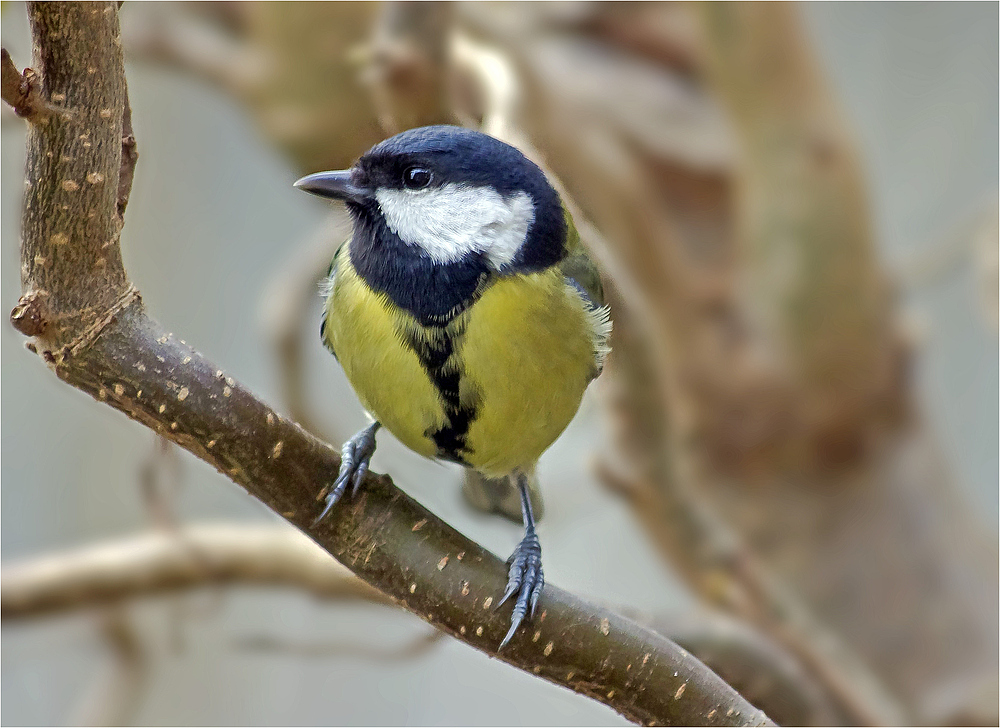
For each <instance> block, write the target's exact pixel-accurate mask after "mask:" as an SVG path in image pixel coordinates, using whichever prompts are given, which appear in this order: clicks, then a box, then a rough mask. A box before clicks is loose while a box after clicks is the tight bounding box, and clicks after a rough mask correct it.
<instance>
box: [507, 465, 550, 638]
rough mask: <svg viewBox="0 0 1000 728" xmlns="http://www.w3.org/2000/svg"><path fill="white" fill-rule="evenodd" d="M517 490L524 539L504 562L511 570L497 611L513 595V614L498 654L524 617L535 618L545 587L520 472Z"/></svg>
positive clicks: (525, 480)
mask: <svg viewBox="0 0 1000 728" xmlns="http://www.w3.org/2000/svg"><path fill="white" fill-rule="evenodd" d="M514 477H515V479H516V480H517V486H518V489H519V490H520V492H521V518H522V520H523V521H524V538H522V539H521V543H519V544H518V545H517V548H516V549H514V553H512V554H511V555H510V558H509V559H507V564H508V566H509V567H510V568H509V569H508V571H507V589H506V591H504V594H503V598H501V599H500V602H499V604H497V607H499V606H500V605H501V604H503V603H504V602H506V601H507V600H508V599H510V598H511V597H512V596H514V595H515V594H516V595H517V598H516V599H515V600H514V610H513V611H512V612H511V615H510V629H509V630H507V634H506V635H505V636H504V638H503V641H502V642H501V643H500V647H499V648H498V650H502V649H503V648H504V645H506V644H507V643H508V642H510V639H511V637H513V636H514V633H515V632H517V628H518V627H520V626H521V622H523V621H524V618H525V616H530V617H532V618H533V617H534V616H535V609H536V608H537V607H538V598H539V597H540V596H541V595H542V587H543V586H545V575H544V574H543V573H542V547H541V545H540V544H539V543H538V536H537V535H536V534H535V516H534V514H533V513H532V512H531V494H530V493H529V491H528V477H527V476H526V475H525V474H524V473H523V472H517V473H515V475H514Z"/></svg>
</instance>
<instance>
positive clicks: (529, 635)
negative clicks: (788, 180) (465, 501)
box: [16, 3, 768, 725]
mask: <svg viewBox="0 0 1000 728" xmlns="http://www.w3.org/2000/svg"><path fill="white" fill-rule="evenodd" d="M29 15H30V19H31V26H32V35H33V39H34V47H35V61H34V65H35V66H36V67H37V68H38V69H39V73H40V75H41V78H42V82H43V87H44V89H45V90H46V92H47V93H48V94H49V96H50V98H52V99H56V98H57V97H58V98H62V99H64V100H65V104H66V107H67V109H72V111H67V112H66V113H62V114H57V115H56V116H55V117H54V118H53V119H52V120H51V122H50V123H49V124H46V125H44V126H39V125H36V126H33V127H32V128H31V130H30V131H29V134H28V142H27V146H28V148H27V165H26V176H27V179H26V190H25V197H24V212H23V216H22V238H21V261H22V289H23V291H24V296H23V297H22V301H21V303H20V304H19V306H18V309H16V310H21V311H22V312H23V311H24V310H25V309H27V310H30V312H31V314H32V315H31V316H30V317H28V320H32V321H37V326H35V327H33V328H32V331H33V332H34V331H37V333H36V334H35V336H36V340H35V342H34V345H35V348H36V350H37V351H38V352H40V354H41V356H42V358H43V359H44V360H45V362H46V363H47V364H48V365H49V367H50V368H51V369H52V370H53V371H54V372H55V374H56V375H57V376H58V377H59V378H60V379H62V380H63V381H65V382H67V383H69V384H71V385H73V386H75V387H77V388H79V389H81V390H83V391H85V392H87V393H89V394H91V395H92V396H94V397H95V398H97V399H98V400H100V401H103V402H105V403H107V404H109V405H111V406H112V407H114V408H115V409H117V410H119V411H121V412H123V413H125V414H126V415H128V416H129V417H131V418H133V419H135V420H137V421H139V422H141V423H143V424H145V425H146V426H148V427H150V428H151V429H153V430H154V431H156V432H158V433H160V434H162V435H164V436H165V437H167V438H169V439H171V440H173V441H174V442H177V443H178V444H180V445H181V446H182V447H184V448H186V449H187V450H189V451H190V452H192V453H194V454H195V455H197V456H198V457H200V458H201V459H203V460H205V461H206V462H207V463H209V464H211V465H213V466H214V467H216V468H217V469H219V470H220V471H221V472H222V473H224V474H226V475H227V476H228V477H229V478H230V479H232V480H233V481H234V482H236V483H237V484H239V485H241V486H242V487H243V488H245V489H246V490H247V492H249V493H250V494H251V495H253V496H255V497H257V498H258V499H260V500H261V501H263V502H264V503H265V504H267V505H268V506H269V507H270V508H271V509H272V510H274V511H275V512H277V513H280V514H281V515H282V516H283V517H285V518H286V519H287V520H288V521H289V522H291V523H292V524H294V525H295V526H297V527H298V528H300V529H301V530H303V531H306V532H307V533H308V534H309V535H310V536H311V537H312V538H313V539H314V540H315V541H316V542H317V543H318V544H320V546H322V547H323V548H324V549H325V550H327V551H328V552H329V553H330V554H332V555H333V556H334V557H335V558H336V559H337V560H339V561H340V562H341V563H343V564H344V565H346V566H347V567H348V568H349V569H350V570H351V571H353V572H354V573H355V574H357V575H358V576H360V577H361V578H362V579H363V580H364V581H366V582H368V583H370V584H372V585H373V586H375V587H376V588H377V589H379V591H381V592H383V593H384V594H385V595H387V596H388V597H389V598H390V599H391V600H393V601H394V602H396V603H398V604H400V605H402V606H404V607H405V608H407V609H409V610H410V611H412V612H414V613H415V614H417V615H419V616H420V617H422V618H423V619H425V620H426V621H428V622H430V623H431V624H433V625H435V626H437V627H438V628H440V629H442V630H444V631H446V632H448V633H449V634H451V635H453V636H455V637H456V638H458V639H461V640H462V641H464V642H466V643H467V644H470V645H472V646H473V647H476V648H477V649H480V650H482V651H484V652H487V653H489V654H494V655H496V653H495V647H496V645H497V644H499V642H500V639H501V637H502V636H503V634H504V632H505V630H506V626H507V615H506V613H505V612H497V611H495V610H493V609H491V606H492V605H493V602H494V599H495V597H496V596H497V595H498V594H500V593H501V592H502V588H503V585H504V583H505V580H506V573H505V572H506V568H505V566H504V564H503V562H502V561H501V560H500V559H498V558H497V557H496V556H494V555H493V554H491V553H489V552H488V551H486V550H484V549H483V548H482V547H480V546H479V545H478V544H476V543H474V542H472V541H470V540H468V539H467V538H465V537H464V536H462V535H461V534H460V533H458V532H457V531H455V530H454V529H452V528H451V527H450V526H448V525H447V524H445V523H444V522H442V521H441V520H439V519H438V518H436V517H435V516H434V515H433V514H431V513H430V512H429V511H427V510H426V509H424V508H423V507H422V506H421V505H420V504H418V503H416V502H415V501H413V500H412V499H410V498H409V497H407V496H406V495H405V494H404V493H402V492H401V491H400V490H399V489H397V488H396V487H395V486H394V485H393V484H392V483H391V481H390V480H389V479H388V478H387V477H385V476H377V475H370V476H369V477H368V478H366V482H365V485H364V488H363V489H362V492H361V494H360V495H359V496H358V497H356V498H354V499H353V500H351V501H350V502H349V503H345V504H342V506H341V507H340V508H338V509H337V510H336V511H335V513H334V517H333V518H330V519H328V520H327V521H326V522H324V523H323V524H322V525H321V526H319V527H316V528H314V527H312V526H311V525H310V524H311V522H312V519H313V518H314V517H315V516H316V514H317V512H318V510H319V508H318V504H317V503H316V501H315V495H316V494H317V492H318V491H319V490H320V487H321V485H322V484H323V483H325V482H327V481H328V480H329V479H330V478H331V477H332V475H333V474H334V473H336V471H337V468H338V465H339V458H338V456H337V454H336V452H335V451H334V449H333V448H332V447H330V446H329V445H327V444H326V443H323V442H320V441H319V440H317V439H316V438H314V437H312V436H311V435H309V434H308V433H306V432H305V431H304V430H302V428H300V427H299V426H298V425H296V424H295V423H292V422H289V421H287V420H285V419H283V418H281V417H280V416H278V415H276V414H275V413H274V411H273V410H272V409H271V408H269V407H268V406H267V405H265V404H264V403H262V402H261V401H260V400H258V399H257V398H256V397H254V396H253V395H252V394H251V393H250V392H249V391H247V390H246V389H244V388H243V387H242V386H241V385H239V384H238V383H237V382H236V381H235V380H234V379H233V378H232V377H230V376H227V375H226V374H225V373H224V372H223V371H222V370H221V369H219V368H218V367H217V366H216V365H214V364H213V363H211V362H209V361H208V360H206V359H205V358H204V357H202V356H201V355H200V354H198V352H196V351H194V349H192V348H191V347H190V346H188V345H187V344H186V343H185V342H183V341H182V340H179V339H178V338H176V337H174V336H173V335H172V334H169V333H167V332H166V331H164V330H163V329H162V327H160V326H159V325H158V324H157V323H156V322H154V321H153V320H151V319H150V318H148V317H147V316H146V314H145V311H144V307H143V304H142V300H141V298H140V297H139V294H138V292H137V291H135V289H134V288H132V286H131V284H130V283H129V281H128V277H127V275H126V273H125V269H124V267H123V265H122V259H121V250H120V248H119V244H118V238H119V233H120V229H121V228H120V221H121V219H120V217H119V216H118V203H119V194H118V190H119V182H120V181H121V180H122V178H123V175H122V164H121V160H122V138H123V128H124V123H123V120H124V116H125V108H126V107H125V104H126V101H125V99H126V91H125V76H124V68H123V62H122V52H121V39H120V35H119V29H118V16H117V5H116V4H114V3H59V4H54V3H53V4H48V3H30V4H29ZM539 607H540V617H539V618H538V621H537V623H536V624H535V625H534V627H535V629H534V630H526V631H522V632H521V633H519V634H518V635H517V636H516V637H515V639H514V640H513V641H512V642H511V644H510V646H509V649H507V650H505V651H504V652H503V653H501V654H498V655H496V656H497V657H498V658H499V659H501V660H503V661H505V662H507V663H508V664H511V665H513V666H515V667H517V668H519V669H522V670H525V671H530V672H531V673H533V674H536V675H539V676H541V677H544V678H545V679H547V680H550V681H552V682H555V683H557V684H560V685H564V686H566V687H569V688H570V689H572V690H575V691H576V692H579V693H581V694H584V695H588V696H591V697H593V698H595V699H597V700H600V701H601V702H603V703H605V704H607V705H609V706H610V707H612V708H613V709H615V710H617V711H619V712H620V713H621V714H622V715H624V716H625V717H627V718H629V719H631V720H633V721H637V722H642V723H666V724H678V723H680V724H695V723H699V724H700V723H707V724H712V725H735V724H739V725H748V724H763V723H767V722H768V720H767V717H766V716H765V715H764V714H763V713H761V712H760V711H758V710H756V709H754V708H753V707H752V706H751V705H750V704H749V703H747V702H746V701H745V700H743V698H741V697H740V696H739V695H738V694H737V693H736V692H735V691H733V690H732V688H730V687H729V686H728V685H726V684H725V683H724V682H723V681H722V680H721V679H719V678H718V676H716V675H715V674H714V673H712V672H711V671H710V670H709V669H708V668H707V667H705V666H704V665H703V664H701V663H700V662H698V661H697V660H695V659H694V658H693V657H691V655H690V654H688V653H687V652H685V651H684V650H682V649H681V648H679V647H678V646H677V645H676V644H674V643H673V642H670V641H669V640H667V639H665V638H663V637H661V636H659V635H657V634H655V633H654V632H652V631H650V630H647V629H644V628H642V627H640V626H639V625H637V624H635V623H634V622H632V621H630V620H628V619H625V618H624V617H621V616H619V615H617V614H614V613H613V612H609V611H607V610H603V609H600V608H598V607H595V606H593V605H590V604H587V603H585V602H582V601H580V600H578V599H576V598H574V597H573V596H571V595H569V594H567V593H566V592H564V591H562V590H560V589H558V588H557V587H554V586H548V587H547V588H546V590H545V593H544V595H543V596H542V600H541V603H540V605H539Z"/></svg>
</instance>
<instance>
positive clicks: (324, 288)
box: [319, 240, 348, 359]
mask: <svg viewBox="0 0 1000 728" xmlns="http://www.w3.org/2000/svg"><path fill="white" fill-rule="evenodd" d="M347 243H348V241H347V240H345V241H344V242H342V243H341V244H340V247H338V248H337V252H335V253H334V254H333V260H331V261H330V267H329V268H327V269H326V276H325V277H324V278H323V280H322V281H320V284H319V291H320V295H321V296H323V318H322V320H321V321H320V324H319V338H320V340H321V341H322V342H323V346H325V347H326V349H327V351H329V352H330V353H331V354H333V358H334V359H336V358H337V352H335V351H334V350H333V344H332V343H331V342H330V338H329V337H328V336H327V335H326V320H327V318H328V317H329V316H330V306H331V304H332V301H331V300H330V298H331V296H332V294H333V285H334V281H335V280H336V277H337V261H338V260H339V259H340V256H341V254H342V253H343V254H346V253H347Z"/></svg>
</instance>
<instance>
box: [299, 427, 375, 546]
mask: <svg viewBox="0 0 1000 728" xmlns="http://www.w3.org/2000/svg"><path fill="white" fill-rule="evenodd" d="M381 426H382V425H381V423H379V422H372V423H371V424H370V425H368V427H366V428H365V429H363V430H361V431H360V432H358V433H356V434H355V435H354V436H353V437H352V438H351V439H350V440H348V441H347V442H345V443H344V447H342V448H341V449H340V472H339V473H337V479H336V480H335V481H334V482H333V487H332V488H331V489H330V492H329V493H328V494H327V496H326V506H325V507H324V508H323V512H322V513H320V514H319V517H318V518H317V519H316V520H315V521H313V525H314V526H315V525H316V524H317V523H319V522H320V521H322V520H323V519H324V518H326V516H327V514H328V513H329V512H330V511H331V510H332V509H333V507H334V506H335V505H337V501H339V500H340V498H341V496H342V495H344V491H346V490H347V485H348V483H350V484H351V495H354V494H355V493H357V492H358V486H360V485H361V481H362V480H364V477H365V473H367V472H368V463H369V462H370V461H371V459H372V455H374V454H375V433H376V432H378V428H380V427H381Z"/></svg>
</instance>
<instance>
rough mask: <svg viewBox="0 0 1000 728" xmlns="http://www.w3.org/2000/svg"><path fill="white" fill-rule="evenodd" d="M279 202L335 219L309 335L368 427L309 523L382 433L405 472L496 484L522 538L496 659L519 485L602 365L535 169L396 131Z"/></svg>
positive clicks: (599, 300) (464, 138) (529, 588)
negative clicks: (333, 203)
mask: <svg viewBox="0 0 1000 728" xmlns="http://www.w3.org/2000/svg"><path fill="white" fill-rule="evenodd" d="M295 186H296V187H298V188H300V189H303V190H305V191H307V192H311V193H313V194H316V195H320V196H323V197H331V198H334V199H338V200H342V201H343V202H345V203H346V205H347V209H348V210H349V211H350V214H351V217H352V220H353V223H354V234H353V236H352V237H351V239H350V240H349V241H348V242H346V243H345V244H344V245H342V246H341V247H340V249H339V250H338V251H337V253H336V255H335V256H334V260H333V263H332V264H331V266H330V273H329V278H328V281H327V285H328V291H329V293H328V295H327V299H326V307H325V310H324V315H323V323H322V325H321V327H320V335H321V337H322V339H323V342H324V344H325V345H326V346H327V348H329V349H330V351H331V352H333V354H334V356H336V357H337V359H338V360H339V361H340V364H341V366H343V368H344V372H345V373H346V374H347V378H348V380H350V382H351V385H352V386H353V387H354V390H355V392H357V395H358V397H359V398H360V400H361V402H362V404H364V406H365V408H366V409H367V410H368V411H369V412H370V413H371V414H372V416H373V418H374V422H373V423H372V424H371V425H370V426H368V427H366V428H365V429H363V430H361V432H359V433H357V434H356V435H355V436H354V437H352V438H351V439H350V440H348V442H347V443H346V444H345V445H344V448H343V452H342V461H341V467H340V473H339V474H338V477H337V479H336V481H335V482H334V483H333V485H332V488H331V490H330V492H329V494H328V495H327V497H326V507H325V508H324V509H323V513H322V514H321V515H320V517H319V518H318V519H317V522H318V521H319V520H322V519H323V518H324V517H325V516H326V515H327V514H328V513H329V512H330V509H332V508H333V507H334V505H335V504H336V503H337V501H338V500H340V498H341V496H342V495H343V494H344V492H345V490H346V489H347V487H348V484H350V485H351V487H352V493H353V492H354V491H356V489H357V488H358V486H359V485H360V483H361V480H362V478H363V477H364V474H365V472H367V469H368V463H369V460H370V459H371V457H372V455H373V454H374V452H375V433H376V432H377V431H378V429H379V427H380V426H382V425H385V426H386V427H387V428H388V429H389V431H390V432H392V433H393V434H394V435H395V436H396V437H397V438H398V439H399V440H400V441H402V442H403V443H404V444H405V445H407V446H408V447H409V448H410V449H412V450H415V451H416V452H418V453H420V454H421V455H425V456H427V457H430V458H439V459H442V460H450V461H452V462H456V463H461V464H462V465H465V466H467V467H470V468H474V469H476V470H478V471H479V472H481V473H483V474H484V475H487V476H489V477H498V476H507V477H510V478H512V479H513V480H514V481H515V482H516V484H517V486H518V488H519V490H520V494H521V510H522V517H523V521H524V528H525V534H524V538H523V539H522V540H521V542H520V544H519V545H518V546H517V548H516V549H515V550H514V553H513V554H512V555H511V557H510V559H509V560H508V563H509V565H510V567H509V574H508V582H507V588H506V591H505V593H504V595H503V598H502V599H501V600H500V602H499V604H503V603H504V602H506V601H507V600H508V599H510V598H511V597H512V596H515V595H516V599H515V602H514V609H513V613H512V616H511V626H510V630H509V631H508V632H507V635H506V636H505V637H504V639H503V641H502V642H501V643H500V647H501V648H503V646H504V645H505V644H507V642H508V641H509V640H510V639H511V637H513V635H514V633H515V631H516V630H517V628H518V626H519V625H520V624H521V622H522V620H523V619H524V617H525V615H526V614H527V613H528V612H529V611H530V613H531V614H532V615H534V612H535V608H536V606H537V604H538V598H539V596H540V594H541V590H542V585H543V583H544V578H543V575H542V565H541V548H540V546H539V543H538V537H537V535H536V534H535V522H534V518H533V516H532V512H531V501H530V499H529V494H528V477H529V475H530V474H531V473H532V472H533V470H534V467H535V463H536V462H537V461H538V458H539V456H541V454H542V453H543V452H544V451H545V450H546V449H547V448H548V447H549V445H551V444H552V442H553V441H554V440H555V439H556V438H557V437H558V436H559V434H560V433H561V432H562V431H563V430H564V429H565V428H566V425H568V424H569V422H570V420H571V419H572V418H573V415H574V414H575V413H576V411H577V408H578V407H579V406H580V399H581V397H582V396H583V392H584V390H585V389H586V388H587V384H588V383H589V382H590V381H591V380H592V379H593V378H594V377H596V376H597V375H598V374H599V373H600V371H601V367H602V365H603V363H604V358H605V356H606V354H607V352H608V336H609V334H610V330H611V322H610V315H609V311H608V309H607V308H606V307H605V306H604V301H603V294H602V290H601V284H600V279H599V277H598V274H597V270H596V268H595V267H594V264H593V262H592V261H591V260H590V258H589V257H588V256H587V254H586V252H585V250H584V249H583V247H582V246H581V245H580V242H579V236H578V235H577V232H576V229H575V228H574V226H573V222H572V219H571V218H570V215H569V213H568V212H567V211H566V208H565V207H564V206H563V204H562V202H561V200H560V198H559V195H558V193H557V192H556V191H555V190H554V189H553V188H552V186H551V185H550V184H549V182H548V181H547V180H546V178H545V175H544V173H543V172H542V170H541V169H539V168H538V167H537V166H536V165H535V164H533V163H532V162H531V161H529V160H528V159H527V158H526V157H525V156H524V155H523V154H521V153H520V152H519V151H518V150H516V149H515V148H514V147H511V146H509V145H507V144H505V143H503V142H501V141H498V140H496V139H494V138H492V137H490V136H487V135H485V134H481V133H479V132H476V131H470V130H468V129H463V128H460V127H453V126H428V127H423V128H420V129H411V130H410V131H406V132H403V133H402V134H398V135H397V136H394V137H392V138H390V139H387V140H385V141H383V142H381V143H380V144H378V145H376V146H375V147H373V148H372V149H370V150H369V151H368V152H367V153H365V154H364V155H363V156H362V157H361V159H359V160H358V162H357V163H356V164H355V165H354V166H353V167H352V168H351V169H349V170H345V171H341V172H319V173H317V174H312V175H309V176H308V177H303V178H302V179H300V180H299V181H298V182H296V183H295Z"/></svg>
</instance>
